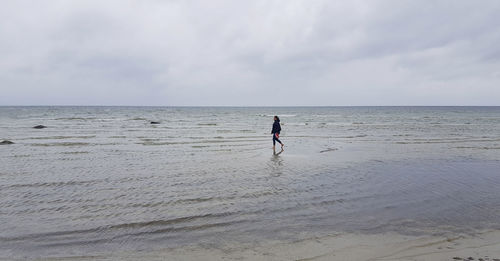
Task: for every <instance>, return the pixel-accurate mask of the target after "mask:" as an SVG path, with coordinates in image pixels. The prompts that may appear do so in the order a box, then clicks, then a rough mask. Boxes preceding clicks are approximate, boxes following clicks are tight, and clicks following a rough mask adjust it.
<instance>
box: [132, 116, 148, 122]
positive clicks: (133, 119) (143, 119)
mask: <svg viewBox="0 0 500 261" xmlns="http://www.w3.org/2000/svg"><path fill="white" fill-rule="evenodd" d="M128 120H129V121H145V120H147V119H146V118H141V117H136V118H132V119H128Z"/></svg>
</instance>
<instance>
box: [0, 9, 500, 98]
mask: <svg viewBox="0 0 500 261" xmlns="http://www.w3.org/2000/svg"><path fill="white" fill-rule="evenodd" d="M499 14H500V1H497V0H492V1H489V0H480V1H473V0H470V1H462V0H449V1H431V0H428V1H421V0H415V1H406V0H394V1H378V0H366V1H357V0H353V1H335V0H326V1H321V0H317V1H316V0H304V1H295V0H284V1H273V0H266V1H260V0H255V1H243V0H241V1H237V0H228V1H219V0H210V1H206V0H200V1H196V0H193V1H190V0H183V1H175V0H172V1H156V0H150V1H126V0H117V1H103V0H99V1H93V0H82V1H79V0H72V1H64V0H61V1H55V0H47V1H39V0H35V1H25V0H16V1H0V105H132V106H136V105H137V106H140V105H145V106H359V105H367V106H372V105H375V106H377V105H395V106H397V105H444V106H446V105H497V106H498V105H500V15H499Z"/></svg>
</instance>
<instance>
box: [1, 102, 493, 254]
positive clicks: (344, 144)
mask: <svg viewBox="0 0 500 261" xmlns="http://www.w3.org/2000/svg"><path fill="white" fill-rule="evenodd" d="M275 114H277V115H279V116H280V118H281V123H282V129H283V131H282V133H281V137H282V141H283V142H284V143H285V151H283V152H282V153H279V151H277V153H279V154H273V151H272V150H271V146H272V142H271V135H270V134H269V132H270V131H271V126H272V116H273V115H275ZM151 121H159V122H160V124H150V122H151ZM38 124H43V125H46V126H47V128H45V129H33V128H32V127H33V126H35V125H38ZM0 139H6V140H11V141H13V142H15V144H12V145H0V159H1V164H0V224H1V229H0V257H11V258H17V257H47V256H68V255H92V254H97V253H102V252H109V251H117V250H122V249H127V250H145V249H157V248H165V247H175V246H180V245H191V244H196V245H207V246H217V245H220V244H224V243H226V242H252V241H262V240H267V239H281V240H293V239H297V238H301V237H308V236H311V235H318V234H325V233H333V232H342V231H349V232H366V233H371V232H379V231H397V232H401V233H417V234H418V233H444V232H449V231H460V232H463V231H466V232H470V231H474V229H480V228H499V227H500V226H499V224H500V203H499V202H500V201H498V196H497V194H498V193H497V190H498V186H499V185H500V175H499V174H500V171H499V170H500V161H499V159H500V107H321V108H313V107H298V108H297V107H289V108H285V107H282V108H265V107H263V108H230V107H220V108H190V107H163V108H162V107H0Z"/></svg>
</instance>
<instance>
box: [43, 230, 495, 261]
mask: <svg viewBox="0 0 500 261" xmlns="http://www.w3.org/2000/svg"><path fill="white" fill-rule="evenodd" d="M39 260H92V261H95V260H346V261H347V260H348V261H350V260H353V261H354V260H356V261H358V260H359V261H361V260H374V261H375V260H415V261H416V260H479V261H500V230H488V231H483V232H481V233H477V234H476V235H454V236H407V235H400V234H395V233H385V234H374V235H362V234H339V235H330V236H325V237H316V238H310V239H306V240H301V241H296V242H292V243H283V242H279V241H274V242H268V243H266V244H265V245H259V244H255V245H237V246H229V245H228V246H224V247H220V248H201V247H184V248H176V249H163V250H156V251H148V252H147V251H140V252H119V253H112V254H109V255H102V256H78V257H77V256H74V257H60V258H47V259H39Z"/></svg>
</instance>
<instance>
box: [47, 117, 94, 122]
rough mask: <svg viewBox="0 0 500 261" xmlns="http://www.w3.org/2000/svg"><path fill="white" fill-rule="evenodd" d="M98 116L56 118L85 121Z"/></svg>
mask: <svg viewBox="0 0 500 261" xmlns="http://www.w3.org/2000/svg"><path fill="white" fill-rule="evenodd" d="M95 119H97V118H95V117H89V118H83V117H67V118H56V119H55V120H56V121H58V120H61V121H72V120H77V121H85V120H95Z"/></svg>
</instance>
